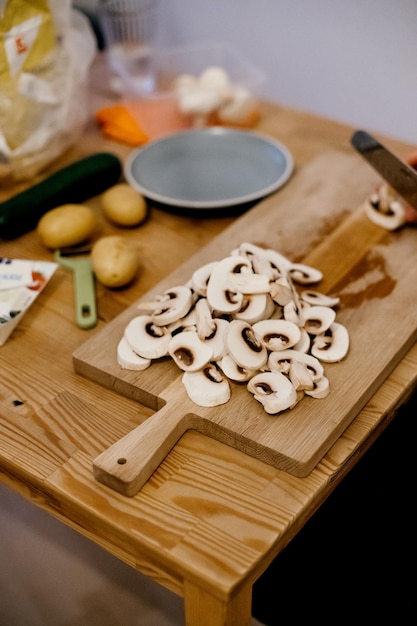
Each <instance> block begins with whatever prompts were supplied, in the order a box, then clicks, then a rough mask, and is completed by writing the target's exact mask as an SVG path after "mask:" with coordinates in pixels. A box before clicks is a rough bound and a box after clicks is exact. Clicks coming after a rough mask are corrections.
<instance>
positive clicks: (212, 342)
mask: <svg viewBox="0 0 417 626" xmlns="http://www.w3.org/2000/svg"><path fill="white" fill-rule="evenodd" d="M229 324H230V322H229V321H228V320H225V319H222V318H221V317H216V318H215V319H214V330H213V332H212V333H211V335H209V336H208V337H206V338H205V339H204V343H206V344H207V346H208V347H209V348H210V349H211V351H212V353H213V356H212V358H211V360H212V361H218V360H219V359H221V358H222V357H223V356H224V355H225V354H226V352H227V348H226V334H227V332H228V329H229Z"/></svg>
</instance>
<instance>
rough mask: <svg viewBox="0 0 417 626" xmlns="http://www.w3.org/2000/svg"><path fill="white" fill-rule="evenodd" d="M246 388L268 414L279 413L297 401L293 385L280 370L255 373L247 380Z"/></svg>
mask: <svg viewBox="0 0 417 626" xmlns="http://www.w3.org/2000/svg"><path fill="white" fill-rule="evenodd" d="M247 388H248V391H250V392H251V393H252V394H253V395H254V398H255V400H258V402H260V403H261V404H262V405H263V407H264V409H265V411H266V412H267V413H269V414H275V413H280V412H281V411H285V410H286V409H290V408H291V407H293V406H294V405H295V404H296V403H297V392H296V390H295V388H294V385H293V384H292V383H291V381H290V380H289V379H288V378H287V377H286V376H284V374H281V373H280V372H261V373H259V374H256V375H255V376H254V377H253V378H251V379H250V381H249V382H248V385H247Z"/></svg>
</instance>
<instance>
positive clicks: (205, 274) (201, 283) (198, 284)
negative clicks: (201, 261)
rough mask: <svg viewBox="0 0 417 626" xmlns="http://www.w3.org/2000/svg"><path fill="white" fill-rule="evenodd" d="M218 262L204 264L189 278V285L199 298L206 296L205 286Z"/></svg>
mask: <svg viewBox="0 0 417 626" xmlns="http://www.w3.org/2000/svg"><path fill="white" fill-rule="evenodd" d="M217 263H218V261H212V262H211V263H206V264H205V265H202V266H201V267H199V268H198V269H196V270H195V271H194V272H193V275H192V277H191V285H192V288H193V290H194V291H195V293H197V294H198V295H199V296H206V295H207V285H208V281H209V278H210V275H211V272H212V270H213V269H214V267H215V266H216V265H217Z"/></svg>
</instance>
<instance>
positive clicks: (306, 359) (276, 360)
mask: <svg viewBox="0 0 417 626" xmlns="http://www.w3.org/2000/svg"><path fill="white" fill-rule="evenodd" d="M294 361H299V362H300V363H302V364H303V365H305V366H306V368H307V369H308V370H309V372H310V375H311V378H312V380H313V382H316V381H317V380H319V379H320V378H321V377H322V376H323V374H324V369H323V365H322V364H321V363H320V361H319V360H318V358H317V357H315V356H313V355H311V354H305V353H304V352H299V351H298V350H294V349H290V350H281V351H279V352H271V354H270V355H269V357H268V367H269V369H270V370H271V371H273V372H282V373H283V374H286V373H287V374H289V373H290V369H291V366H292V365H293V363H294Z"/></svg>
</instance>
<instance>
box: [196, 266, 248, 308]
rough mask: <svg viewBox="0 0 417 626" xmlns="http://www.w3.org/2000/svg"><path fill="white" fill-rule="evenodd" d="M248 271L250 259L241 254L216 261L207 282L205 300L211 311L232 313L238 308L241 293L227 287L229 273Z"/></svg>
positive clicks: (240, 302)
mask: <svg viewBox="0 0 417 626" xmlns="http://www.w3.org/2000/svg"><path fill="white" fill-rule="evenodd" d="M240 272H250V273H252V272H253V270H252V267H251V264H250V261H249V260H248V259H246V258H245V257H241V256H237V255H236V256H229V257H226V258H224V259H223V260H222V261H218V263H217V264H216V266H215V267H214V268H213V270H212V272H211V274H210V278H209V281H208V284H207V300H208V303H209V305H210V307H211V309H212V310H213V311H218V312H219V313H234V312H235V311H238V310H239V309H240V306H241V304H242V299H243V295H242V294H241V293H239V292H238V291H237V290H233V289H232V290H231V289H230V287H229V274H230V273H236V274H237V273H240Z"/></svg>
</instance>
